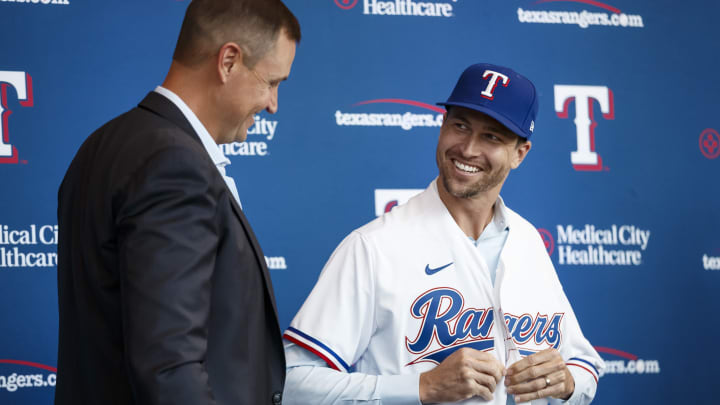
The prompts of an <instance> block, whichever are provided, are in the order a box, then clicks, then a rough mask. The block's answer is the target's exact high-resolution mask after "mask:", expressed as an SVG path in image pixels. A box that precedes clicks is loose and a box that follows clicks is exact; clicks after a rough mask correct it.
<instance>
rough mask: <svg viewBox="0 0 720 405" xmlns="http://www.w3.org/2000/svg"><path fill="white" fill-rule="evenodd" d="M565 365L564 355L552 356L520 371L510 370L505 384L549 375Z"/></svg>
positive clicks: (508, 384)
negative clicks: (543, 361)
mask: <svg viewBox="0 0 720 405" xmlns="http://www.w3.org/2000/svg"><path fill="white" fill-rule="evenodd" d="M565 367H566V366H565V361H564V360H563V359H562V357H557V358H552V359H550V360H549V361H547V362H545V363H541V364H536V365H533V366H531V367H529V368H526V369H524V370H522V371H519V372H517V371H516V372H515V373H511V372H510V370H508V373H507V378H506V379H505V385H507V386H510V385H513V384H518V383H522V382H526V381H529V380H532V379H535V378H538V377H541V376H545V375H549V374H551V373H554V372H556V371H560V370H563V369H565Z"/></svg>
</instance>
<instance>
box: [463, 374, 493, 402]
mask: <svg viewBox="0 0 720 405" xmlns="http://www.w3.org/2000/svg"><path fill="white" fill-rule="evenodd" d="M462 378H463V381H464V385H465V386H466V387H467V392H468V396H467V397H468V398H469V397H473V396H479V397H481V398H483V399H484V400H486V401H490V400H492V393H493V392H495V379H494V378H493V376H491V375H488V374H485V373H481V372H479V371H476V370H475V369H473V368H466V369H464V370H463V374H462Z"/></svg>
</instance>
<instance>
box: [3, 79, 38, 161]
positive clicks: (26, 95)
mask: <svg viewBox="0 0 720 405" xmlns="http://www.w3.org/2000/svg"><path fill="white" fill-rule="evenodd" d="M10 89H14V90H15V93H16V94H17V99H18V101H19V102H20V106H21V107H32V106H33V91H32V77H30V75H29V74H28V73H26V72H12V71H5V70H0V121H2V122H0V163H10V164H17V163H19V160H18V150H17V148H16V147H15V146H13V144H12V143H11V140H12V138H11V136H10V115H11V114H12V113H13V111H12V110H10V109H9V107H8V94H9V93H10V92H9V90H10ZM23 163H26V162H23Z"/></svg>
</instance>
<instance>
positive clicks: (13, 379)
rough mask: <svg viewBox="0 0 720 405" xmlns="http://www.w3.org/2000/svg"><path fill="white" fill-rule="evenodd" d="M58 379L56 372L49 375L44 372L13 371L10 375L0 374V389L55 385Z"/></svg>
mask: <svg viewBox="0 0 720 405" xmlns="http://www.w3.org/2000/svg"><path fill="white" fill-rule="evenodd" d="M56 379H57V376H56V374H55V373H51V374H48V376H47V377H45V376H43V375H42V374H17V373H12V374H10V375H8V376H5V375H0V390H6V391H9V392H15V391H17V390H18V389H19V388H41V387H54V386H55V381H56Z"/></svg>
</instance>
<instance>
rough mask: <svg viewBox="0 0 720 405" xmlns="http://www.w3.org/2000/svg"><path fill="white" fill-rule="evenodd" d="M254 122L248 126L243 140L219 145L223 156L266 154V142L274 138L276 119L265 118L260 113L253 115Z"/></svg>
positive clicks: (267, 151)
mask: <svg viewBox="0 0 720 405" xmlns="http://www.w3.org/2000/svg"><path fill="white" fill-rule="evenodd" d="M253 118H254V120H255V123H254V124H253V125H252V126H251V127H250V128H248V131H247V139H246V140H245V142H232V143H224V144H221V145H220V150H222V152H223V153H224V154H225V156H260V157H264V156H267V155H268V154H269V153H270V151H269V150H268V142H270V141H272V140H273V139H275V132H276V131H277V128H278V121H273V120H269V119H266V118H265V117H263V116H262V115H260V114H257V115H255V116H254V117H253Z"/></svg>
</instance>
